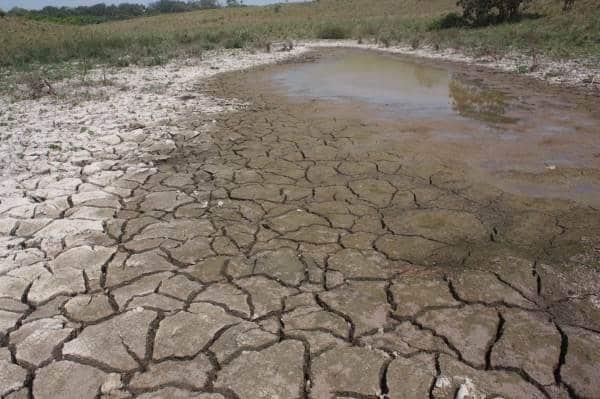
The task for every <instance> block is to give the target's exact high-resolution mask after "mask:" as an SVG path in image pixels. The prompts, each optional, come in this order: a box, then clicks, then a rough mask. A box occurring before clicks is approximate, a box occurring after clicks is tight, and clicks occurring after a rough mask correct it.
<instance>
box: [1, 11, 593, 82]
mask: <svg viewBox="0 0 600 399" xmlns="http://www.w3.org/2000/svg"><path fill="white" fill-rule="evenodd" d="M559 3H560V2H556V1H554V0H537V1H536V2H533V3H532V4H531V7H530V9H529V10H528V12H531V13H532V14H539V15H542V17H541V18H528V19H527V18H526V19H521V20H518V21H516V22H513V23H505V24H499V25H493V26H487V27H482V28H476V29H475V28H468V27H465V26H462V25H461V20H460V18H461V16H460V15H459V14H457V12H458V11H459V10H458V8H457V7H456V0H428V1H423V0H403V1H402V2H398V1H397V0H378V1H376V2H374V1H372V0H344V1H343V2H341V1H339V0H320V1H315V2H312V3H309V4H308V3H304V4H299V3H296V4H293V3H290V4H280V5H277V6H270V7H225V8H223V9H215V10H201V11H194V12H188V13H180V14H163V15H158V16H152V17H144V18H135V19H130V20H127V21H114V22H107V23H101V24H93V25H85V26H75V25H58V24H49V23H43V22H34V21H29V20H24V19H21V18H18V17H11V16H7V17H6V18H3V19H2V23H0V68H3V69H10V70H18V71H25V70H28V69H31V66H32V65H55V64H65V63H69V62H71V61H79V63H78V64H77V65H80V63H81V60H82V59H87V62H89V65H90V66H91V65H99V64H109V65H113V66H120V67H125V66H128V65H131V64H142V65H158V64H162V63H164V62H165V61H167V60H168V59H170V58H171V57H176V56H180V55H182V54H186V55H187V54H198V53H201V52H202V51H203V50H209V49H214V48H219V47H228V48H245V47H259V48H260V47H262V48H265V49H266V50H268V48H267V43H268V42H280V41H282V40H286V39H288V38H294V39H313V38H323V39H347V38H355V39H359V38H360V40H361V41H362V42H368V41H370V40H376V41H377V42H378V43H381V44H383V45H385V46H390V45H392V44H395V43H402V44H405V45H410V46H412V47H420V46H422V45H423V44H424V43H432V44H433V46H434V47H437V46H439V47H440V48H446V47H454V48H460V49H462V50H464V51H473V50H475V51H480V50H478V49H484V48H489V49H493V53H500V54H501V53H504V52H508V51H512V50H518V51H521V52H527V51H528V50H529V49H530V48H531V47H532V43H534V46H535V48H536V49H537V50H536V51H537V52H538V53H539V55H540V56H550V57H560V58H573V57H580V58H581V57H594V56H596V57H597V54H600V8H598V7H597V0H581V1H578V2H576V4H574V6H573V9H572V10H571V11H570V12H569V13H564V12H563V11H562V8H561V4H559ZM441 29H443V30H441ZM490 53H492V51H490Z"/></svg>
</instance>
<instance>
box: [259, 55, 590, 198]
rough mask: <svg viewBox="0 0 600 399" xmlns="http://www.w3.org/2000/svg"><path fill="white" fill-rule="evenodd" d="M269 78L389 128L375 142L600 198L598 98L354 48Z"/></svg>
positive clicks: (478, 173) (488, 177)
mask: <svg viewBox="0 0 600 399" xmlns="http://www.w3.org/2000/svg"><path fill="white" fill-rule="evenodd" d="M266 79H267V80H268V82H269V84H270V87H272V88H273V89H274V90H275V92H276V93H278V94H279V95H283V96H285V97H286V98H288V99H290V100H292V101H299V102H300V103H305V104H307V103H312V104H313V106H312V107H313V109H314V110H315V112H318V113H320V114H323V115H324V114H326V113H327V112H329V113H330V114H331V116H333V118H336V117H345V116H348V117H350V118H359V119H360V120H361V121H363V122H364V123H365V124H376V125H377V124H381V126H384V125H385V126H388V127H389V128H386V129H380V130H379V131H378V133H377V134H376V136H374V137H373V140H374V141H381V143H384V142H387V143H389V147H390V148H394V147H395V146H396V145H397V144H400V145H401V147H400V148H402V152H403V153H418V154H425V155H426V156H431V157H433V158H436V159H439V160H442V161H445V162H447V163H448V164H452V163H456V164H457V168H458V167H459V164H460V166H461V169H462V170H465V171H466V172H465V173H471V174H472V175H474V178H478V179H479V180H481V181H484V182H490V183H492V182H493V179H496V180H497V182H496V185H497V186H499V187H501V188H502V189H503V190H506V191H511V192H514V193H518V194H525V195H531V196H536V197H538V196H539V197H544V196H547V197H558V198H571V199H578V200H583V201H585V202H587V203H590V202H593V203H600V201H598V199H599V198H600V184H599V182H600V178H599V176H600V119H599V116H600V106H599V105H600V103H599V102H598V101H595V100H597V99H593V98H591V99H590V98H586V97H584V96H580V95H577V94H573V93H571V92H570V91H569V90H564V89H563V90H560V89H558V88H549V87H547V86H544V85H542V84H535V82H532V81H531V80H527V79H521V78H520V77H515V76H511V75H505V74H495V73H490V72H489V71H481V70H472V68H471V69H469V67H468V66H460V65H449V64H439V65H437V64H434V63H433V62H423V61H419V60H414V59H407V58H405V57H399V56H395V55H391V54H383V53H377V52H371V51H360V50H351V49H336V50H329V51H323V52H321V53H319V56H318V57H317V59H316V60H315V61H313V62H304V63H297V64H288V65H284V66H281V67H278V68H273V69H272V70H271V71H270V72H269V73H267V75H266ZM549 165H550V166H549ZM582 171H585V173H584V172H582ZM579 175H583V177H582V178H581V179H579V180H578V182H577V184H571V183H573V181H572V178H571V177H577V176H579ZM523 176H527V178H526V179H525V180H526V181H525V182H524V181H523ZM536 180H540V181H539V182H536ZM542 181H543V182H542ZM593 197H595V199H593V200H591V201H590V198H593Z"/></svg>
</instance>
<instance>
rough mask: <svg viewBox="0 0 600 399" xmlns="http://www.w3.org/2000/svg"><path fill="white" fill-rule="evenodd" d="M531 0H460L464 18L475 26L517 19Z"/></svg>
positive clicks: (458, 3) (459, 3)
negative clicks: (522, 8) (524, 5)
mask: <svg viewBox="0 0 600 399" xmlns="http://www.w3.org/2000/svg"><path fill="white" fill-rule="evenodd" d="M530 1H531V0H458V2H457V3H456V4H457V5H458V6H460V7H462V9H463V19H464V20H465V21H466V22H467V23H468V24H469V25H474V26H482V25H488V24H491V23H499V22H505V21H510V20H514V19H516V17H517V16H518V15H519V11H520V8H521V6H522V5H523V4H526V3H529V2H530Z"/></svg>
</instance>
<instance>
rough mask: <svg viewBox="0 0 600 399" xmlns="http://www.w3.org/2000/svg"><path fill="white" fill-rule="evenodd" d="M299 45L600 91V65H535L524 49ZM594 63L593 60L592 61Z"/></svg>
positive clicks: (548, 61)
mask: <svg viewBox="0 0 600 399" xmlns="http://www.w3.org/2000/svg"><path fill="white" fill-rule="evenodd" d="M297 45H298V46H301V47H302V46H306V47H310V48H315V49H316V48H327V47H331V48H355V49H363V50H372V51H379V52H385V53H389V54H397V55H402V56H409V57H414V58H421V59H428V60H440V61H444V62H451V63H458V64H466V65H469V66H474V67H484V68H486V69H489V70H492V71H500V72H505V73H510V74H514V75H518V76H523V77H530V78H534V79H536V80H539V81H543V82H547V83H549V84H552V85H555V86H561V87H566V88H569V87H575V88H577V89H581V90H583V91H585V92H586V93H589V94H591V95H599V94H600V67H596V68H593V67H591V66H590V65H586V64H588V63H587V62H585V61H582V60H566V61H557V60H554V59H550V58H547V57H542V56H536V57H535V60H536V66H535V67H534V68H532V67H531V66H532V56H531V55H526V54H523V53H518V52H515V53H510V54H507V55H505V56H503V57H498V58H493V57H491V56H487V57H476V56H471V55H468V54H465V53H464V52H462V51H460V50H456V49H440V50H436V49H434V48H433V47H431V46H426V47H420V48H416V49H414V48H412V47H410V46H406V45H405V46H390V47H383V46H381V45H378V44H376V43H362V44H361V43H358V42H357V41H355V40H317V41H304V42H302V41H299V42H298V44H297ZM589 63H591V62H589Z"/></svg>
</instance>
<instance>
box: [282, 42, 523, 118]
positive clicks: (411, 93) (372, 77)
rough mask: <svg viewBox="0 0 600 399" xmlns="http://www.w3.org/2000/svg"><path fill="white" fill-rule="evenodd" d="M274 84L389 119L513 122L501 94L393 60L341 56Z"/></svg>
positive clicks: (287, 72)
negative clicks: (364, 106)
mask: <svg viewBox="0 0 600 399" xmlns="http://www.w3.org/2000/svg"><path fill="white" fill-rule="evenodd" d="M272 79H273V80H274V81H275V82H277V83H278V84H279V85H280V86H282V87H283V88H284V89H285V91H286V92H287V93H288V94H291V95H295V96H304V97H311V98H316V99H325V100H338V101H344V100H352V101H362V102H366V103H369V104H372V105H377V106H379V107H380V108H383V112H384V113H385V114H386V115H387V116H393V117H400V118H404V117H414V116H417V117H434V118H439V117H442V118H447V117H452V116H462V117H466V118H470V119H476V120H480V121H484V122H490V123H507V122H511V121H512V119H511V118H508V117H506V115H505V114H506V110H507V106H506V104H507V98H506V96H505V95H504V94H503V93H501V92H498V91H493V90H484V89H482V88H480V87H478V86H476V85H471V84H467V83H465V82H461V81H459V80H457V79H455V78H453V77H452V76H451V75H450V74H449V72H448V71H446V70H444V69H440V68H434V67H430V66H425V65H421V64H418V63H414V62H409V61H407V60H404V59H402V58H400V57H397V56H393V55H386V54H375V53H370V52H358V51H338V52H336V53H335V55H325V56H324V57H323V58H321V59H319V60H318V61H317V62H314V63H305V64H300V65H296V66H295V67H293V68H287V69H286V70H284V71H281V72H278V73H276V74H274V76H272Z"/></svg>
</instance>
